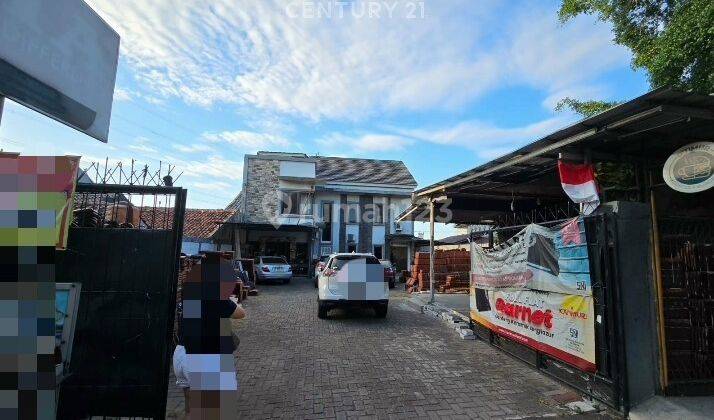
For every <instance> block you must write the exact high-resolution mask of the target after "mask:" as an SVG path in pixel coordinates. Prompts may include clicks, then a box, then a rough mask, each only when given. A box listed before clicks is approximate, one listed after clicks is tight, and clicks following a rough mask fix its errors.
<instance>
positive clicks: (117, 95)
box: [114, 87, 134, 101]
mask: <svg viewBox="0 0 714 420" xmlns="http://www.w3.org/2000/svg"><path fill="white" fill-rule="evenodd" d="M133 96H134V94H133V92H132V91H130V90H129V89H124V88H120V87H118V88H115V89H114V100H115V101H131V100H132V98H133Z"/></svg>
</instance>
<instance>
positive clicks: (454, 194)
mask: <svg viewBox="0 0 714 420" xmlns="http://www.w3.org/2000/svg"><path fill="white" fill-rule="evenodd" d="M711 140H714V96H712V95H701V94H694V93H689V92H683V91H678V90H675V89H672V88H659V89H656V90H653V91H651V92H649V93H646V94H644V95H642V96H640V97H638V98H635V99H633V100H631V101H629V102H626V103H624V104H621V105H618V106H615V107H613V108H611V109H609V110H607V111H604V112H602V113H600V114H597V115H595V116H593V117H590V118H586V119H584V120H581V121H579V122H577V123H575V124H572V125H570V126H568V127H565V128H563V129H561V130H559V131H556V132H554V133H552V134H549V135H547V136H545V137H543V138H541V139H539V140H537V141H535V142H533V143H530V144H528V145H526V146H524V147H522V148H520V149H518V150H516V151H514V152H511V153H509V154H507V155H504V156H502V157H499V158H497V159H494V160H492V161H490V162H487V163H485V164H483V165H480V166H477V167H476V168H473V169H471V170H468V171H466V172H463V173H461V174H458V175H456V176H453V177H451V178H448V179H445V180H443V181H441V182H437V183H435V184H433V185H430V186H428V187H425V188H421V189H419V190H417V191H415V192H414V195H413V203H412V207H411V208H410V209H407V211H405V212H404V213H402V215H400V219H401V220H418V221H428V200H429V199H430V198H436V197H441V198H446V199H448V202H449V208H450V209H451V210H452V221H451V222H450V223H474V222H478V221H479V220H480V219H483V218H484V217H488V215H489V213H492V214H493V215H496V214H502V213H504V212H505V211H508V210H509V209H508V207H509V206H510V203H511V202H517V201H518V200H521V201H534V200H536V199H537V200H538V202H539V204H538V205H539V206H540V205H543V204H556V203H558V202H563V200H567V198H566V197H565V195H564V193H563V191H562V189H561V187H560V180H559V178H558V173H557V169H556V165H557V161H558V156H559V154H561V153H562V154H563V156H564V157H566V158H574V159H583V157H584V156H586V155H589V156H590V157H591V158H592V161H640V162H644V161H650V162H652V161H656V162H659V161H663V160H664V159H666V158H667V156H669V155H670V154H671V153H672V152H673V151H674V150H676V149H677V148H679V147H681V146H683V145H685V144H688V143H692V142H696V141H711ZM506 203H507V204H506ZM440 207H441V206H440ZM437 219H438V218H437Z"/></svg>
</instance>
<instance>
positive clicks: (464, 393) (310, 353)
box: [168, 279, 571, 419]
mask: <svg viewBox="0 0 714 420" xmlns="http://www.w3.org/2000/svg"><path fill="white" fill-rule="evenodd" d="M395 290H396V289H395ZM316 295H317V293H316V290H315V289H314V288H313V286H312V283H311V282H310V281H309V280H306V279H294V280H293V282H292V283H291V284H290V285H286V286H283V285H274V286H272V285H261V286H260V296H257V297H250V298H249V299H248V301H247V302H246V304H245V307H246V310H247V312H248V318H247V319H245V320H243V321H239V322H238V323H237V324H238V326H237V330H238V332H239V335H240V338H241V345H240V348H239V349H238V356H237V367H238V375H239V383H240V391H239V395H238V398H239V412H238V416H237V417H238V418H251V419H253V418H276V417H287V418H325V417H328V418H353V417H354V418H358V417H363V416H367V417H378V418H392V417H393V418H415V417H421V418H445V417H446V418H451V417H453V418H522V417H540V416H546V415H553V414H558V415H563V414H567V413H566V412H564V411H563V410H562V408H561V407H560V403H558V402H557V401H556V400H555V399H554V398H553V397H555V398H558V397H562V395H563V394H568V393H570V392H571V391H569V390H568V389H567V388H565V387H563V386H562V385H560V384H558V383H557V382H554V381H553V380H551V379H549V378H547V377H546V376H544V375H541V374H539V373H537V372H536V371H534V370H533V369H531V368H529V367H527V366H525V365H524V364H523V363H521V362H519V361H517V360H514V359H512V358H510V357H508V356H506V355H504V354H502V353H501V352H499V351H497V350H495V349H493V348H492V347H490V346H488V345H487V344H485V343H483V342H480V341H465V340H461V339H459V337H458V334H456V333H455V332H454V331H453V330H451V329H449V328H447V327H445V325H444V324H442V323H441V322H440V321H438V320H436V319H433V318H431V317H428V316H425V315H422V314H421V313H419V312H418V311H416V310H415V309H413V308H412V307H411V306H410V305H408V304H407V303H406V302H407V295H406V294H405V293H404V292H400V291H394V292H393V293H392V296H391V299H390V307H389V314H388V315H387V318H386V319H377V318H375V317H374V315H373V312H372V311H371V310H357V311H350V312H344V311H342V310H333V311H332V312H331V313H330V315H331V316H330V319H327V320H320V319H318V318H317V304H316ZM172 392H173V393H174V394H173V395H174V396H176V395H177V393H176V391H175V390H173V391H172V390H170V396H169V400H170V401H169V407H168V409H169V410H172V409H180V405H177V404H176V403H175V402H174V403H173V404H172V401H171V399H172V397H171V393H172Z"/></svg>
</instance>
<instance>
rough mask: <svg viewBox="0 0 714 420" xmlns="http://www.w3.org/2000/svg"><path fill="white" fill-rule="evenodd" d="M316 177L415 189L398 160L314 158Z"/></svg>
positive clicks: (411, 178) (406, 171) (412, 179)
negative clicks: (315, 161)
mask: <svg viewBox="0 0 714 420" xmlns="http://www.w3.org/2000/svg"><path fill="white" fill-rule="evenodd" d="M314 159H316V160H317V166H316V174H315V175H316V176H317V178H319V179H323V180H325V181H333V182H363V183H374V184H391V185H403V186H407V187H416V185H417V182H416V180H414V177H413V176H412V174H411V172H409V169H407V167H406V165H404V162H402V161H399V160H377V159H355V158H341V157H327V156H315V157H314Z"/></svg>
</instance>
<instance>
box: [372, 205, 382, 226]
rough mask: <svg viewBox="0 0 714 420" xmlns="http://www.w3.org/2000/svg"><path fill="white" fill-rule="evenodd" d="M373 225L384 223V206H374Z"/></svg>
mask: <svg viewBox="0 0 714 420" xmlns="http://www.w3.org/2000/svg"><path fill="white" fill-rule="evenodd" d="M373 209H374V223H377V224H382V223H384V204H375V205H374V207H373Z"/></svg>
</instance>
